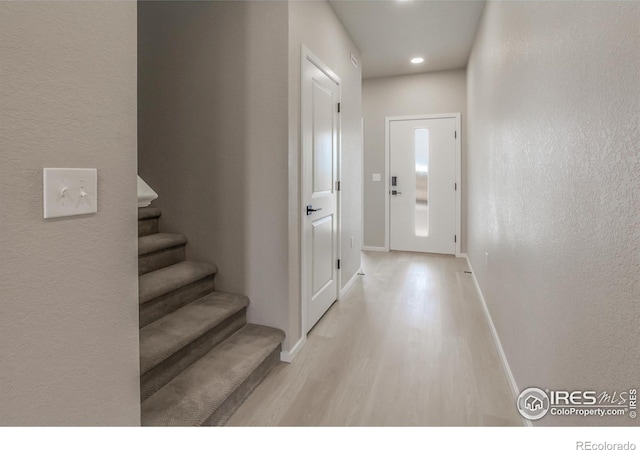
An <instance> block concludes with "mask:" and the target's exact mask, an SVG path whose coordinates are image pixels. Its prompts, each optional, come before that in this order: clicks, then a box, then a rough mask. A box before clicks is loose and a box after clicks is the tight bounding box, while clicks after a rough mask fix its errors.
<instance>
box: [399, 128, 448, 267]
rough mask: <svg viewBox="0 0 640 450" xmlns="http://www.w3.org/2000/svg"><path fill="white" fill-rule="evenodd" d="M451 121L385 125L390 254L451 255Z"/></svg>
mask: <svg viewBox="0 0 640 450" xmlns="http://www.w3.org/2000/svg"><path fill="white" fill-rule="evenodd" d="M456 122H457V121H456V118H455V117H445V118H434V119H408V120H391V121H390V122H389V136H388V138H389V153H390V164H389V173H390V183H389V184H390V187H389V196H390V199H389V204H390V207H389V211H390V218H389V226H390V231H389V236H390V242H389V247H390V249H391V250H404V251H414V252H427V253H444V254H455V252H456V239H457V237H456V191H455V189H456V184H455V183H456V139H457V134H458V132H457V130H456Z"/></svg>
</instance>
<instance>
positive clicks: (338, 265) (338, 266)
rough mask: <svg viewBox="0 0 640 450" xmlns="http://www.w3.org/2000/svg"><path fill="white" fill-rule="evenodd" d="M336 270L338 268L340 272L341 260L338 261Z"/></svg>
mask: <svg viewBox="0 0 640 450" xmlns="http://www.w3.org/2000/svg"><path fill="white" fill-rule="evenodd" d="M336 268H337V269H338V270H340V260H339V259H338V260H337V261H336Z"/></svg>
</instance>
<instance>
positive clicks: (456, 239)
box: [453, 234, 458, 242]
mask: <svg viewBox="0 0 640 450" xmlns="http://www.w3.org/2000/svg"><path fill="white" fill-rule="evenodd" d="M453 242H458V235H457V234H454V235H453Z"/></svg>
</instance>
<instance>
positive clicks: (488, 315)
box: [464, 253, 532, 427]
mask: <svg viewBox="0 0 640 450" xmlns="http://www.w3.org/2000/svg"><path fill="white" fill-rule="evenodd" d="M464 258H465V259H466V260H467V264H468V265H469V270H470V271H471V278H472V279H473V284H474V285H475V287H476V290H477V291H478V296H479V297H480V303H482V309H483V310H484V315H485V317H486V319H487V323H488V324H489V329H490V330H491V337H492V338H493V342H494V344H495V346H496V349H497V350H498V356H499V358H500V363H501V364H502V369H503V370H504V373H505V375H506V376H507V380H508V381H509V387H510V388H511V394H512V395H513V401H514V404H515V402H517V401H518V396H519V395H520V390H519V389H518V383H516V379H515V378H514V376H513V372H512V371H511V366H510V365H509V361H508V360H507V355H506V354H505V353H504V349H503V348H502V342H500V336H498V331H497V330H496V327H495V325H494V324H493V319H492V318H491V313H490V312H489V308H488V307H487V302H486V301H485V299H484V295H483V294H482V289H480V284H478V279H477V278H476V273H475V271H474V270H473V266H472V265H471V261H470V260H469V256H467V254H466V253H465V254H464ZM521 419H522V424H523V425H524V426H525V427H530V426H532V424H531V421H530V420H528V419H525V418H524V417H521Z"/></svg>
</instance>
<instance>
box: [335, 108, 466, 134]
mask: <svg viewBox="0 0 640 450" xmlns="http://www.w3.org/2000/svg"><path fill="white" fill-rule="evenodd" d="M338 112H339V111H338ZM453 138H454V139H458V132H457V131H454V132H453Z"/></svg>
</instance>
